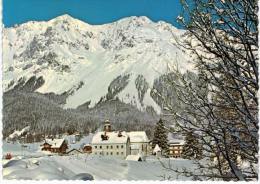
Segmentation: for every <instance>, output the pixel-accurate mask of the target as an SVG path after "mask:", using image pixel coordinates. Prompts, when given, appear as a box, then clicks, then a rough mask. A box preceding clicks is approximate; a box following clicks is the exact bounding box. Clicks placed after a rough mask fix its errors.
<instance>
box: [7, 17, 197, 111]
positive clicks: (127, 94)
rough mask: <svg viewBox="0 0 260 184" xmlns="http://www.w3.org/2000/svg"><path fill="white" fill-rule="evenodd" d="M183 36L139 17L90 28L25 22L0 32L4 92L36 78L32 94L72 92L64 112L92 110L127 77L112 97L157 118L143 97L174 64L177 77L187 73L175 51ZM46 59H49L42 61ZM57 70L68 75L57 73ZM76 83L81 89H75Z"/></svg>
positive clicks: (63, 20) (66, 20)
mask: <svg viewBox="0 0 260 184" xmlns="http://www.w3.org/2000/svg"><path fill="white" fill-rule="evenodd" d="M183 33H184V31H183V30H180V29H177V28H175V27H173V26H172V25H171V24H168V23H166V22H163V21H159V22H152V21H151V20H150V19H148V18H147V17H144V16H141V17H135V16H133V17H128V18H123V19H121V20H119V21H116V22H113V23H109V24H104V25H90V24H87V23H85V22H82V21H80V20H77V19H74V18H72V17H71V16H69V15H63V16H59V17H57V18H55V19H52V20H50V21H46V22H45V21H42V22H35V21H31V22H28V23H24V24H21V25H19V26H16V27H11V28H4V29H3V87H4V91H7V90H9V89H11V88H12V86H8V85H9V84H10V83H11V82H14V84H16V83H17V82H18V80H19V79H20V78H25V79H26V80H28V79H29V78H30V77H31V76H36V77H40V76H42V77H43V79H44V80H45V83H44V84H43V85H42V86H41V87H40V88H39V89H38V90H37V91H38V92H40V93H49V92H54V93H56V94H61V93H63V92H65V91H69V90H73V91H74V93H72V94H71V95H70V96H69V97H68V98H67V101H66V105H65V106H64V108H76V107H77V106H79V105H81V104H83V103H85V102H87V101H89V100H90V101H91V103H90V107H93V106H94V105H95V104H96V103H97V102H98V101H99V100H100V98H101V97H103V96H105V95H106V94H107V92H108V86H109V84H110V83H111V82H112V81H113V79H115V78H116V77H118V76H119V75H125V74H130V78H129V83H128V85H127V86H126V87H125V89H123V90H122V91H121V92H120V93H119V94H117V97H119V99H120V100H122V101H124V102H125V103H131V104H134V105H136V106H137V107H138V109H140V110H144V109H145V108H146V107H147V106H152V107H154V109H155V110H156V111H157V112H158V113H160V111H161V109H160V107H159V106H158V105H157V104H156V103H155V102H154V101H153V99H152V98H151V97H150V94H149V90H150V88H151V87H152V85H153V82H154V80H155V79H156V78H158V77H159V76H160V75H162V74H165V73H167V72H171V68H172V66H175V65H176V63H178V67H179V69H180V70H182V71H185V70H192V69H193V65H192V64H191V62H189V57H188V56H187V54H184V53H183V52H182V51H181V50H180V49H179V48H178V47H177V46H176V40H178V39H180V38H181V35H182V34H183ZM31 43H34V44H31ZM48 54H53V55H55V57H53V58H51V59H49V60H48V59H46V57H45V58H44V56H47V55H48ZM42 58H44V59H42ZM42 60H43V61H44V62H43V63H41V64H39V61H42ZM47 60H48V61H47ZM48 62H50V63H48ZM55 63H56V64H55ZM57 63H58V66H57ZM61 67H69V70H68V71H64V70H63V71H62V70H61ZM138 75H143V76H144V77H145V79H146V81H147V82H148V84H149V90H148V91H147V92H146V94H145V98H144V101H143V103H141V102H140V100H139V98H138V92H137V89H136V86H135V79H136V78H137V76H138ZM81 82H83V85H82V86H81V87H80V88H79V89H78V88H77V87H78V86H79V84H80V83H81Z"/></svg>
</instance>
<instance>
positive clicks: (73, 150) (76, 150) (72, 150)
mask: <svg viewBox="0 0 260 184" xmlns="http://www.w3.org/2000/svg"><path fill="white" fill-rule="evenodd" d="M71 152H78V153H82V152H81V151H80V150H78V149H75V148H73V149H71V150H69V151H67V154H69V153H71Z"/></svg>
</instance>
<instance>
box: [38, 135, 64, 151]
mask: <svg viewBox="0 0 260 184" xmlns="http://www.w3.org/2000/svg"><path fill="white" fill-rule="evenodd" d="M41 146H42V151H50V152H53V153H66V150H67V149H68V144H67V141H66V140H65V139H53V138H52V139H45V142H44V143H43V144H42V145H41Z"/></svg>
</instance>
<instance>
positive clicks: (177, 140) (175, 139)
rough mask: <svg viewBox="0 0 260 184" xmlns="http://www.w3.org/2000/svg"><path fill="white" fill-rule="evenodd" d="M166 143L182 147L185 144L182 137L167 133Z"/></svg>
mask: <svg viewBox="0 0 260 184" xmlns="http://www.w3.org/2000/svg"><path fill="white" fill-rule="evenodd" d="M168 143H169V144H173V145H183V144H184V143H185V140H184V137H183V136H182V135H180V134H174V133H171V132H169V133H168Z"/></svg>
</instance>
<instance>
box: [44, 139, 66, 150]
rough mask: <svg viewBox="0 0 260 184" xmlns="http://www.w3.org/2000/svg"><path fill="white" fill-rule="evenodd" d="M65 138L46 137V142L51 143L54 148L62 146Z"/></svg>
mask: <svg viewBox="0 0 260 184" xmlns="http://www.w3.org/2000/svg"><path fill="white" fill-rule="evenodd" d="M64 141H65V139H45V142H46V143H48V144H49V145H51V147H52V148H60V147H61V145H62V143H63V142H64Z"/></svg>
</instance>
